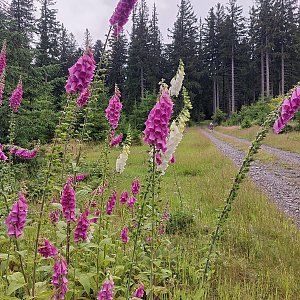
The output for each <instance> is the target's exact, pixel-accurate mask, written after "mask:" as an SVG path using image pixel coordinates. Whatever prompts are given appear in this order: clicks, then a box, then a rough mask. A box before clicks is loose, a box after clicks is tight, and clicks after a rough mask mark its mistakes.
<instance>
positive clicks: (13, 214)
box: [5, 193, 28, 239]
mask: <svg viewBox="0 0 300 300" xmlns="http://www.w3.org/2000/svg"><path fill="white" fill-rule="evenodd" d="M27 213H28V206H27V200H26V198H25V197H24V195H23V194H22V193H20V194H19V200H18V201H17V202H15V203H14V205H13V206H12V209H11V211H10V213H9V215H8V217H7V218H6V220H5V225H6V227H7V234H8V235H9V236H10V237H15V238H17V239H18V238H19V237H20V236H21V235H22V234H23V230H24V227H25V223H26V217H27Z"/></svg>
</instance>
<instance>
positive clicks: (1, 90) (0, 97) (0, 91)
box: [0, 76, 5, 106]
mask: <svg viewBox="0 0 300 300" xmlns="http://www.w3.org/2000/svg"><path fill="white" fill-rule="evenodd" d="M4 88H5V76H2V78H0V106H1V105H2V103H3V93H4Z"/></svg>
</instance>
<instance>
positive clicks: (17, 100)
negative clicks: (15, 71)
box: [9, 79, 23, 112]
mask: <svg viewBox="0 0 300 300" xmlns="http://www.w3.org/2000/svg"><path fill="white" fill-rule="evenodd" d="M22 96H23V90H22V80H21V79H20V80H19V83H18V85H17V88H16V89H15V90H14V91H13V92H12V94H11V97H10V99H9V107H10V108H11V109H12V110H13V111H14V112H18V109H19V107H20V104H21V101H22Z"/></svg>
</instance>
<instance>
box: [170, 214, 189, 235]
mask: <svg viewBox="0 0 300 300" xmlns="http://www.w3.org/2000/svg"><path fill="white" fill-rule="evenodd" d="M193 224H194V215H192V214H191V213H190V212H187V211H176V212H174V213H171V214H170V218H169V221H168V223H167V228H166V231H167V233H168V234H175V233H186V232H187V231H189V229H191V227H192V225H193Z"/></svg>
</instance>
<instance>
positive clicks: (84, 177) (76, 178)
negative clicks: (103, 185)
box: [68, 173, 89, 183]
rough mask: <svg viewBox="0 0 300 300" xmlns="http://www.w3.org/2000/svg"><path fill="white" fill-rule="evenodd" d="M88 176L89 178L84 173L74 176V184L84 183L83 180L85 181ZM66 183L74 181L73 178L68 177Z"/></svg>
mask: <svg viewBox="0 0 300 300" xmlns="http://www.w3.org/2000/svg"><path fill="white" fill-rule="evenodd" d="M88 176H89V174H86V173H83V174H79V175H76V177H75V182H80V181H84V180H85V179H87V177H88ZM68 181H70V182H71V183H72V182H73V181H74V176H71V177H69V178H68Z"/></svg>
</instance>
